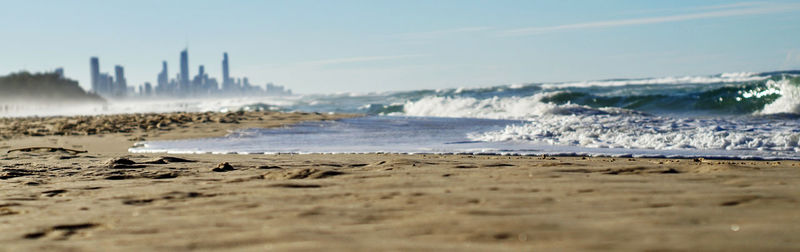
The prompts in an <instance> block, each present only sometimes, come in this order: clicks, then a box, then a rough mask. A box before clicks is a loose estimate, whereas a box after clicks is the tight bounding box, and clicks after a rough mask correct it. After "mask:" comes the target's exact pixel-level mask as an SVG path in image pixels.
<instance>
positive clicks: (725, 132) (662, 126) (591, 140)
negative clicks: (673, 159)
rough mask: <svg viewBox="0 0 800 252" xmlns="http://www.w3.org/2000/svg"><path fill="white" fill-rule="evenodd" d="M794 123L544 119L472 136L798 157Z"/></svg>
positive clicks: (602, 117) (606, 117)
mask: <svg viewBox="0 0 800 252" xmlns="http://www.w3.org/2000/svg"><path fill="white" fill-rule="evenodd" d="M798 126H800V125H798V124H796V123H792V124H786V123H785V122H782V123H774V122H772V123H771V122H764V123H762V124H759V123H753V122H750V123H745V122H742V121H732V120H724V119H716V120H699V119H675V118H669V117H655V116H639V115H632V116H631V115H628V116H621V115H573V116H556V115H552V116H543V117H539V118H535V119H532V120H530V121H529V122H527V123H525V124H517V125H510V126H507V127H506V128H505V129H503V130H499V131H492V132H485V133H479V134H474V135H471V136H470V138H472V139H474V140H478V141H490V142H498V141H531V142H537V143H546V144H554V145H572V146H583V147H589V148H626V149H655V150H676V149H699V150H754V151H783V152H785V151H789V152H798V151H800V142H798V141H800V132H798V131H797V130H796V129H797V127H798Z"/></svg>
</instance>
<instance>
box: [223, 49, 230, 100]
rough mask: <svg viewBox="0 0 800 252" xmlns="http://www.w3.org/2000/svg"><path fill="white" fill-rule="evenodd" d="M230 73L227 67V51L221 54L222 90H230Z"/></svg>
mask: <svg viewBox="0 0 800 252" xmlns="http://www.w3.org/2000/svg"><path fill="white" fill-rule="evenodd" d="M230 86H231V75H230V72H229V69H228V53H223V54H222V89H223V90H224V91H228V90H230Z"/></svg>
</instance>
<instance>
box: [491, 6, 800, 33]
mask: <svg viewBox="0 0 800 252" xmlns="http://www.w3.org/2000/svg"><path fill="white" fill-rule="evenodd" d="M707 8H708V9H714V11H706V12H698V13H690V14H680V15H671V16H660V17H647V18H632V19H620V20H606V21H595V22H586V23H576V24H566V25H554V26H539V27H527V28H519V29H511V30H505V31H500V32H499V34H500V35H501V36H527V35H536V34H543V33H550V32H559V31H569V30H585V29H599V28H611V27H620V26H631V25H645V24H659V23H670V22H680V21H689V20H696V19H710V18H721V17H733V16H746V15H759V14H769V13H778V12H791V11H797V10H800V4H762V3H739V4H729V5H717V6H709V7H707Z"/></svg>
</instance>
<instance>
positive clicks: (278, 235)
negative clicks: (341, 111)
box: [0, 112, 800, 251]
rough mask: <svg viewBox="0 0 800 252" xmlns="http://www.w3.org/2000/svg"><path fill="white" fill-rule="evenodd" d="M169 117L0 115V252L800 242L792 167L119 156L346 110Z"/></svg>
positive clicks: (796, 170)
mask: <svg viewBox="0 0 800 252" xmlns="http://www.w3.org/2000/svg"><path fill="white" fill-rule="evenodd" d="M175 115H177V117H178V120H177V122H172V123H169V122H168V123H167V124H165V125H162V127H149V130H148V127H147V125H153V124H150V123H149V122H148V121H147V116H153V115H140V116H139V117H136V116H132V117H130V116H129V117H125V116H118V117H116V118H114V117H109V118H106V121H103V120H100V119H96V118H88V119H87V118H84V119H87V120H88V121H87V122H83V123H84V124H88V125H89V126H86V127H84V128H80V127H78V126H80V125H82V124H81V123H76V125H75V126H70V127H67V129H63V127H62V128H59V127H56V126H53V125H58V123H59V122H60V123H61V124H60V125H61V126H63V125H64V124H65V122H67V121H69V120H73V121H72V122H76V121H75V120H76V118H45V119H4V120H2V121H0V133H2V132H6V133H5V136H7V137H6V138H7V139H5V140H0V155H2V156H0V245H2V246H0V251H34V250H39V251H42V250H44V251H115V250H125V251H149V250H161V251H183V250H226V251H227V250H246V251H263V250H273V249H274V250H326V251H328V250H339V251H375V250H379V251H384V250H403V251H405V250H433V251H442V250H453V251H506V250H507V251H530V250H548V251H564V250H605V251H608V250H612V251H698V250H702V251H730V250H736V251H742V250H749V251H765V250H767V251H791V250H795V251H796V250H798V249H800V209H799V206H800V201H799V200H800V163H798V162H794V161H780V162H778V161H771V162H768V161H726V160H700V159H698V160H678V159H628V158H616V159H614V158H582V157H517V156H470V155H389V154H371V155H158V154H144V155H143V154H130V153H127V152H126V150H127V148H129V147H130V146H131V145H132V143H133V142H134V141H137V140H141V139H148V140H154V139H178V138H187V137H202V136H220V135H224V134H225V133H226V132H227V130H231V129H234V128H242V127H274V126H279V125H284V124H288V123H293V122H297V121H301V120H326V119H335V118H339V117H343V116H350V115H321V114H308V113H293V114H281V113H258V112H252V113H245V114H238V115H234V116H230V115H226V114H215V113H209V114H183V115H185V117H184V119H185V118H196V117H197V116H200V119H199V120H194V119H186V120H181V119H180V117H181V116H180V115H181V114H170V115H162V118H161V119H162V120H161V121H163V118H170V117H174V116H175ZM203 115H206V116H207V117H208V118H207V119H208V120H204V119H203V118H202V117H203ZM222 117H235V118H236V119H235V121H236V122H230V121H226V120H221V121H220V120H214V118H222ZM137 118H139V119H142V120H139V119H137ZM97 120H99V121H97ZM161 121H159V122H161ZM218 121H220V122H218ZM93 122H98V123H97V124H96V125H94V124H92V123H93ZM101 122H108V123H110V124H113V125H116V124H120V125H129V126H131V127H116V129H115V128H114V127H110V128H109V127H107V126H103V125H106V124H105V123H101ZM14 123H16V124H17V126H16V128H17V129H16V130H14V129H12V128H14V127H12V126H10V125H12V124H14ZM126 123H127V124H126ZM142 124H144V126H142ZM156 124H157V123H156ZM25 125H27V126H25ZM37 125H39V126H37ZM47 125H50V126H47ZM104 127H105V128H104ZM26 128H29V129H46V130H30V131H29V130H25V129H26ZM73 128H80V129H82V130H83V131H81V130H72V129H73ZM87 128H95V129H96V130H95V132H94V133H92V132H89V133H87V132H86V129H87ZM22 131H25V132H29V133H27V134H26V133H21V132H22ZM55 132H62V133H55ZM87 134H89V135H87ZM31 135H42V136H31ZM0 139H3V138H2V137H0ZM24 147H61V148H64V149H49V148H40V149H22V150H15V151H11V152H8V153H6V152H7V151H9V150H12V149H18V148H24ZM72 150H79V151H87V152H75V151H72ZM186 161H188V162H186ZM224 162H227V163H228V165H221V164H220V163H224Z"/></svg>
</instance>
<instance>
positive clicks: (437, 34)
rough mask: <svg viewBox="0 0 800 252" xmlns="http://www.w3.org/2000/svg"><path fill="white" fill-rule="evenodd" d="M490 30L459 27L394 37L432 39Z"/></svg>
mask: <svg viewBox="0 0 800 252" xmlns="http://www.w3.org/2000/svg"><path fill="white" fill-rule="evenodd" d="M491 29H492V27H488V26H474V27H460V28H453V29H447V30H438V31H427V32H411V33H401V34H397V35H396V37H398V38H402V39H432V38H438V37H442V36H451V35H456V34H465V33H475V32H482V31H488V30H491Z"/></svg>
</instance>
